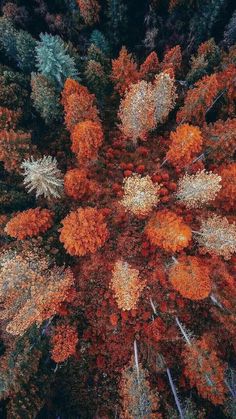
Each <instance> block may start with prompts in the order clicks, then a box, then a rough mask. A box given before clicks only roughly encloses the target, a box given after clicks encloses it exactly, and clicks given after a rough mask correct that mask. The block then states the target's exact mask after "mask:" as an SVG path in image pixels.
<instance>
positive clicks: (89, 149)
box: [71, 120, 103, 162]
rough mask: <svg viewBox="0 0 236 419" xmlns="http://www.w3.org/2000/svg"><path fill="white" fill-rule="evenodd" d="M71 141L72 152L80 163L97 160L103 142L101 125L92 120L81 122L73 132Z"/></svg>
mask: <svg viewBox="0 0 236 419" xmlns="http://www.w3.org/2000/svg"><path fill="white" fill-rule="evenodd" d="M71 141H72V145H71V150H72V151H73V153H75V154H76V157H77V158H78V160H79V161H81V162H84V161H85V162H86V161H92V160H95V159H96V158H97V154H98V150H99V148H100V147H101V145H102V142H103V131H102V127H101V124H100V123H99V122H93V121H90V120H86V121H84V122H80V123H79V124H77V125H75V127H74V129H73V131H72V134H71Z"/></svg>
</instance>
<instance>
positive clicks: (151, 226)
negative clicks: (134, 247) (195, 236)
mask: <svg viewBox="0 0 236 419" xmlns="http://www.w3.org/2000/svg"><path fill="white" fill-rule="evenodd" d="M145 234H146V235H147V237H148V239H149V240H150V242H151V244H153V245H154V246H158V247H160V248H161V249H163V250H165V251H167V252H177V251H179V250H182V249H184V248H185V247H187V246H188V244H189V242H190V241H191V238H192V232H191V229H190V227H189V226H188V225H187V224H185V223H184V221H183V219H182V217H180V216H178V215H176V214H175V213H174V212H173V211H169V210H165V209H164V210H160V211H157V212H156V213H155V214H154V215H153V217H152V218H151V219H150V220H149V221H148V223H147V225H146V227H145Z"/></svg>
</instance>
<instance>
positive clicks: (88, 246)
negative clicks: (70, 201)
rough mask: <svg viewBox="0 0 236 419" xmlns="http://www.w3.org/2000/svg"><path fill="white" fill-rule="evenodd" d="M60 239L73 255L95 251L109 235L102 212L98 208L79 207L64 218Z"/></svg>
mask: <svg viewBox="0 0 236 419" xmlns="http://www.w3.org/2000/svg"><path fill="white" fill-rule="evenodd" d="M62 225H63V227H62V228H61V230H60V232H61V234H60V241H61V242H62V243H63V244H64V247H65V249H66V250H67V252H68V253H69V254H70V255H72V256H83V255H85V254H87V253H95V252H96V251H97V249H98V248H99V247H101V246H103V245H104V243H105V242H106V240H107V239H108V237H109V232H108V229H107V225H106V223H105V221H104V216H103V214H102V212H101V211H100V210H98V209H96V208H90V207H86V208H78V209H77V210H76V211H72V212H70V213H69V214H68V215H67V216H66V217H65V218H64V219H63V220H62Z"/></svg>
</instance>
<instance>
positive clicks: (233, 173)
mask: <svg viewBox="0 0 236 419" xmlns="http://www.w3.org/2000/svg"><path fill="white" fill-rule="evenodd" d="M217 173H218V174H219V175H220V176H221V185H222V188H221V190H220V191H219V193H218V195H217V199H216V206H219V207H220V208H223V209H224V210H225V211H231V210H234V208H235V205H236V163H230V164H228V165H222V166H221V167H220V168H219V169H218V170H217Z"/></svg>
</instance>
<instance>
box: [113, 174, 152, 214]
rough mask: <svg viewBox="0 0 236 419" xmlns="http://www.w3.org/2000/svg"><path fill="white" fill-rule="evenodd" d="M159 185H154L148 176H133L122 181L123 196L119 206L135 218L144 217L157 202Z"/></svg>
mask: <svg viewBox="0 0 236 419" xmlns="http://www.w3.org/2000/svg"><path fill="white" fill-rule="evenodd" d="M159 190H160V185H158V184H154V183H153V182H152V180H151V178H150V176H144V177H141V175H138V174H133V175H132V176H129V177H128V178H126V179H125V180H124V186H123V191H124V196H123V198H122V200H121V205H123V206H124V207H125V209H126V210H127V211H129V212H131V213H132V214H134V215H136V216H146V215H148V214H149V213H150V212H151V211H152V209H153V208H154V207H155V206H156V205H157V203H158V202H159V195H158V191H159Z"/></svg>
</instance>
